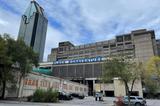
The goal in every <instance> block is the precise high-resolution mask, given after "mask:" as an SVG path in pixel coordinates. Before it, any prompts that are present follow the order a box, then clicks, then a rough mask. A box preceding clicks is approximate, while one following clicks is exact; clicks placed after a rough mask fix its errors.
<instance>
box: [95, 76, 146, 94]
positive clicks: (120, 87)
mask: <svg viewBox="0 0 160 106" xmlns="http://www.w3.org/2000/svg"><path fill="white" fill-rule="evenodd" d="M94 88H95V91H96V92H100V91H103V90H104V91H114V96H126V91H125V85H124V83H123V82H121V81H120V80H119V79H114V82H113V83H108V84H100V83H96V84H95V85H94ZM129 89H131V83H129ZM133 91H136V92H138V94H139V96H143V93H142V84H141V80H136V81H135V83H134V86H133Z"/></svg>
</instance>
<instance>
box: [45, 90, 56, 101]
mask: <svg viewBox="0 0 160 106" xmlns="http://www.w3.org/2000/svg"><path fill="white" fill-rule="evenodd" d="M57 101H58V92H57V91H53V90H52V89H51V88H50V89H48V90H47V91H46V95H45V102H57Z"/></svg>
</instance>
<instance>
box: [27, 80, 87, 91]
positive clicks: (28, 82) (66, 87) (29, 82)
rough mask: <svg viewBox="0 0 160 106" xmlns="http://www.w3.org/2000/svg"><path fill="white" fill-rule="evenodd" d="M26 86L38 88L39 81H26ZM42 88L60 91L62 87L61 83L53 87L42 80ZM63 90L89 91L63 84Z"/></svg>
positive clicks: (54, 83) (54, 84)
mask: <svg viewBox="0 0 160 106" xmlns="http://www.w3.org/2000/svg"><path fill="white" fill-rule="evenodd" d="M24 85H29V86H36V87H38V80H35V79H25V80H24ZM40 87H47V88H55V89H59V87H60V83H58V82H53V83H52V86H51V83H50V82H49V81H47V80H42V81H40ZM62 88H63V89H65V90H75V91H87V89H86V88H82V87H78V86H75V87H74V86H73V85H70V84H63V85H62Z"/></svg>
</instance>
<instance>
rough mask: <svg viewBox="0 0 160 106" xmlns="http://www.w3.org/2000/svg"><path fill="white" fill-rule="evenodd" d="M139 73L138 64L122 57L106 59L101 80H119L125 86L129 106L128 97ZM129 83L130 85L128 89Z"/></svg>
mask: <svg viewBox="0 0 160 106" xmlns="http://www.w3.org/2000/svg"><path fill="white" fill-rule="evenodd" d="M140 72H141V70H140V64H137V63H135V62H133V61H132V60H128V59H125V58H122V57H119V58H118V57H115V58H111V59H107V60H106V62H105V63H104V70H103V75H102V79H103V81H107V80H112V79H113V78H119V79H120V81H121V82H122V83H124V85H125V88H126V94H127V95H128V100H129V106H130V95H131V92H132V90H133V85H134V83H135V81H136V80H137V79H139V78H140ZM129 83H131V88H130V89H129Z"/></svg>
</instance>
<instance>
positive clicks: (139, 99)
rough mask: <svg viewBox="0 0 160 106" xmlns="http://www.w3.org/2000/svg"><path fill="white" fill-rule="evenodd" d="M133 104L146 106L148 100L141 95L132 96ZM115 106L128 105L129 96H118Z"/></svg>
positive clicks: (134, 105) (131, 101)
mask: <svg viewBox="0 0 160 106" xmlns="http://www.w3.org/2000/svg"><path fill="white" fill-rule="evenodd" d="M130 103H131V106H146V100H145V99H144V98H142V97H140V96H130ZM114 105H115V106H128V96H123V97H116V100H115V101H114Z"/></svg>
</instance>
